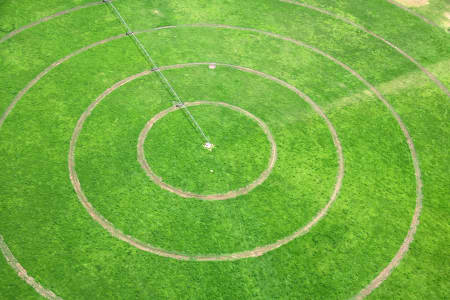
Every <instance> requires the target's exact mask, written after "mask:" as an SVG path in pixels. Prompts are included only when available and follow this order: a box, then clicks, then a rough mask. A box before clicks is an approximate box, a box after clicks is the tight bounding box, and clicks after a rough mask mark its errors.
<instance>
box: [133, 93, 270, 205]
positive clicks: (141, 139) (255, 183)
mask: <svg viewBox="0 0 450 300" xmlns="http://www.w3.org/2000/svg"><path fill="white" fill-rule="evenodd" d="M202 104H203V105H205V104H206V105H213V106H223V107H226V108H229V109H231V110H234V111H237V112H239V113H241V114H243V115H246V116H247V117H249V118H250V119H252V120H253V121H255V122H256V123H257V124H258V125H259V127H260V128H261V129H262V130H263V132H264V133H265V135H266V137H267V140H268V141H269V143H270V145H271V151H270V158H269V163H268V165H267V168H266V169H265V170H264V171H263V172H262V173H261V175H260V176H259V177H258V178H257V179H256V180H255V181H253V182H251V183H250V184H248V185H246V186H244V187H242V188H239V189H237V190H233V191H229V192H226V193H222V194H211V195H200V194H195V193H191V192H187V191H183V190H181V189H178V188H175V187H173V186H171V185H170V184H167V183H165V182H163V181H162V180H161V178H160V177H159V176H158V175H156V174H155V173H154V172H153V171H152V169H151V168H150V166H149V164H148V162H147V159H146V157H145V152H144V142H145V139H146V138H147V134H148V132H149V131H150V129H151V128H152V127H153V125H154V124H155V123H156V122H157V121H158V120H160V119H161V118H163V117H164V116H166V115H167V114H168V113H170V112H173V111H175V110H178V109H180V107H177V106H172V107H170V108H168V109H166V110H164V111H162V112H160V113H159V114H157V115H156V116H154V117H153V118H152V119H151V120H150V121H148V122H147V124H145V127H144V128H143V129H142V131H141V133H140V134H139V139H138V145H137V153H138V161H139V163H140V164H141V167H142V168H143V169H144V171H145V173H147V176H148V177H149V178H150V179H151V180H152V181H153V182H155V183H156V184H157V185H159V186H160V187H161V188H163V189H165V190H167V191H169V192H172V193H175V194H177V195H179V196H181V197H184V198H197V199H202V200H211V201H212V200H226V199H230V198H236V197H238V196H241V195H245V194H247V193H249V192H250V191H251V190H253V189H254V188H256V187H257V186H258V185H260V184H262V183H263V182H264V181H265V180H266V179H267V177H269V175H270V173H271V172H272V169H273V167H274V166H275V162H276V161H277V144H276V143H275V140H274V138H273V136H272V133H270V130H269V127H267V125H266V123H264V122H263V121H262V120H261V119H259V118H258V117H256V116H255V115H253V114H252V113H249V112H248V111H246V110H243V109H242V108H240V107H237V106H234V105H231V104H228V103H225V102H213V101H195V102H184V105H185V106H187V107H190V106H197V105H202Z"/></svg>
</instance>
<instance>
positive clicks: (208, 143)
mask: <svg viewBox="0 0 450 300" xmlns="http://www.w3.org/2000/svg"><path fill="white" fill-rule="evenodd" d="M203 147H205V149H206V150H209V151H212V149H213V148H214V145H213V144H211V143H210V142H206V143H204V144H203Z"/></svg>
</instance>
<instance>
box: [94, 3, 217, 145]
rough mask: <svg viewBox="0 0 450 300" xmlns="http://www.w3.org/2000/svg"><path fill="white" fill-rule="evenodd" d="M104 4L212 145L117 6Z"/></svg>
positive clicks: (207, 143)
mask: <svg viewBox="0 0 450 300" xmlns="http://www.w3.org/2000/svg"><path fill="white" fill-rule="evenodd" d="M103 2H104V3H107V4H108V5H109V7H111V9H112V11H113V12H114V14H115V15H116V16H117V18H118V19H119V21H120V23H122V25H123V26H124V27H125V29H126V34H127V35H128V36H130V37H131V38H132V39H133V40H134V42H135V43H136V45H137V46H138V48H139V49H140V50H141V52H142V53H143V54H144V56H145V58H146V59H147V61H148V62H149V63H150V65H151V66H152V71H154V72H156V73H157V74H158V75H159V77H160V78H161V81H162V82H163V83H164V84H165V85H166V87H167V89H168V90H169V92H170V93H171V94H172V96H173V97H174V98H175V100H176V102H177V107H180V108H182V109H183V111H184V112H185V113H186V115H187V116H188V117H189V119H190V121H191V122H192V124H193V125H194V127H195V128H196V129H197V131H198V132H199V133H200V135H201V136H202V138H203V140H204V141H205V145H212V144H211V142H210V141H209V138H208V137H207V136H206V134H205V132H204V131H203V129H202V128H201V127H200V125H199V124H198V123H197V121H196V120H195V118H194V116H193V115H192V114H191V112H190V111H189V109H188V108H187V106H186V105H184V103H183V101H182V100H181V98H180V96H178V94H177V92H176V91H175V89H174V88H173V87H172V85H171V84H170V82H169V80H167V78H166V76H165V75H164V74H163V73H162V72H161V70H160V69H159V67H158V65H157V64H156V63H155V61H154V60H153V58H152V57H151V56H150V53H149V52H148V51H147V49H146V48H145V47H144V45H143V44H142V43H141V41H140V40H139V39H138V38H137V37H136V35H135V34H134V32H133V31H132V30H131V28H130V26H129V25H128V23H127V22H126V21H125V19H124V18H123V17H122V15H121V14H120V12H119V10H118V9H117V8H116V6H115V5H114V4H113V3H112V2H111V0H103ZM207 147H208V146H207Z"/></svg>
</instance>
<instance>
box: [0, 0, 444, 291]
mask: <svg viewBox="0 0 450 300" xmlns="http://www.w3.org/2000/svg"><path fill="white" fill-rule="evenodd" d="M283 2H291V1H284V0H283ZM293 4H297V3H293ZM86 6H88V5H86ZM309 7H311V6H309ZM314 9H316V10H318V9H317V8H314ZM73 10H74V9H73ZM320 10H321V9H320ZM70 11H72V10H70ZM321 11H322V12H323V11H324V10H321ZM68 12H69V11H68ZM325 12H326V11H325ZM65 13H67V12H65ZM327 14H329V15H332V14H330V13H327ZM55 16H57V15H55ZM339 19H341V20H344V21H345V19H343V18H342V17H339ZM44 21H46V20H44ZM36 24H38V23H35V24H34V25H36ZM353 24H354V23H353ZM32 25H33V24H32ZM34 25H33V26H34ZM355 25H356V24H355ZM185 26H195V27H213V28H227V29H235V30H243V31H252V32H257V33H261V34H264V35H268V36H271V37H274V38H278V39H282V40H286V41H289V42H292V43H294V44H296V45H299V46H302V47H306V48H308V49H310V50H311V51H313V52H315V53H318V54H320V55H322V56H324V57H326V58H328V59H330V60H331V61H333V62H335V63H336V64H338V65H340V66H341V67H343V68H344V69H346V70H347V71H348V72H350V73H351V74H352V75H354V76H355V77H356V78H358V79H359V80H360V81H361V82H363V83H364V84H365V85H366V86H367V87H368V88H369V90H371V91H372V92H373V93H374V94H375V95H376V96H377V97H378V99H380V100H381V101H382V103H383V104H384V105H385V106H386V107H387V108H388V109H389V111H390V112H391V114H392V115H393V116H394V118H395V120H396V121H397V122H398V124H399V126H400V129H401V130H402V132H403V134H404V136H405V138H406V141H407V144H408V147H409V149H410V152H411V158H412V161H413V166H414V170H415V178H416V208H415V212H414V215H413V218H412V222H411V226H410V229H409V231H408V233H407V236H406V237H405V239H404V242H403V244H402V245H401V247H400V249H399V250H398V252H397V253H396V255H395V256H394V258H393V259H392V261H391V262H390V263H389V264H388V265H387V266H386V267H385V268H384V269H383V271H382V272H381V273H380V274H379V275H378V276H377V277H376V278H375V279H374V280H373V281H372V282H371V283H370V284H369V285H368V286H367V287H366V288H365V289H363V290H362V291H361V292H360V293H359V294H358V296H357V298H363V297H365V296H367V295H368V294H370V293H371V292H372V291H373V290H374V289H375V288H377V287H378V286H379V285H380V284H381V283H382V281H384V280H385V279H386V278H387V277H388V276H389V275H390V273H391V271H392V269H393V268H395V267H396V266H397V265H398V263H399V261H400V260H401V259H402V258H403V256H404V254H405V253H406V252H407V251H408V248H409V245H410V243H411V242H412V240H413V237H414V234H415V232H416V229H417V226H418V223H419V216H420V213H421V209H422V197H423V196H422V180H421V171H420V167H419V161H418V158H417V154H416V150H415V147H414V144H413V141H412V138H411V136H410V134H409V132H408V130H407V128H406V126H405V124H404V123H403V121H402V120H401V118H400V116H399V115H398V114H397V113H396V112H395V110H394V109H393V107H392V106H391V105H390V104H389V102H388V101H387V100H386V99H384V97H383V95H382V94H381V93H380V92H379V91H378V90H377V89H376V88H375V87H374V86H373V85H371V84H370V83H369V82H367V81H366V80H365V79H364V78H363V77H362V76H361V75H359V74H358V73H357V72H356V71H354V70H353V69H351V68H350V67H349V66H347V65H345V64H344V63H342V62H340V61H339V60H338V59H336V58H334V57H333V56H331V55H329V54H327V53H325V52H323V51H321V50H319V49H317V48H315V47H313V46H310V45H307V44H305V43H303V42H300V41H297V40H294V39H291V38H288V37H283V36H281V35H278V34H274V33H269V32H265V31H260V30H257V29H251V28H242V27H236V26H228V25H211V24H194V25H185ZM356 26H358V27H359V28H362V27H361V26H359V25H356ZM29 27H31V26H29ZM29 27H27V28H29ZM176 27H177V26H166V27H161V28H155V29H151V30H161V29H166V28H176ZM27 28H24V29H27ZM151 30H146V31H142V32H148V31H151ZM20 31H22V30H18V32H16V33H14V34H17V33H19V32H20ZM364 31H366V30H364ZM366 32H367V33H369V34H371V33H370V32H368V31H366ZM14 34H10V35H9V36H8V37H7V38H10V37H12V36H13V35H14ZM371 35H373V36H375V35H374V34H371ZM124 36H125V35H124V34H121V35H118V36H116V37H112V38H110V39H107V40H103V41H100V42H97V43H94V44H92V45H90V46H87V47H84V48H82V49H80V50H78V51H76V52H74V53H72V54H70V55H68V56H66V57H64V58H62V59H60V60H58V61H57V62H55V63H53V64H52V65H51V66H49V67H48V68H47V69H45V70H44V71H43V72H41V73H40V74H39V75H38V76H37V77H36V78H35V79H33V80H32V81H31V82H30V83H28V85H27V86H26V87H25V88H24V89H23V90H22V91H21V92H20V93H19V94H18V95H17V96H16V97H15V99H14V100H13V102H12V103H11V104H10V106H9V107H8V108H7V110H6V112H5V113H4V114H3V116H2V117H1V118H0V128H1V126H2V125H3V123H4V122H5V120H6V118H7V116H8V114H9V113H10V112H11V111H12V109H13V108H14V106H15V104H16V103H17V102H18V101H19V100H20V99H21V98H22V97H23V96H24V95H25V93H26V92H27V91H28V90H29V89H30V88H31V87H32V86H33V85H35V84H36V83H37V82H38V81H39V80H40V79H41V78H42V77H44V76H45V75H46V74H47V73H48V72H50V71H51V70H52V69H53V68H55V67H56V66H58V65H59V64H61V63H63V62H65V61H67V60H68V59H70V58H72V57H74V56H75V55H77V54H79V53H82V52H84V51H86V50H88V49H90V48H93V47H95V46H97V45H100V44H104V43H107V42H109V41H111V40H114V39H118V38H121V37H124ZM375 37H376V38H378V39H382V38H380V37H379V36H375ZM5 40H6V39H5V38H3V39H2V40H0V42H3V41H5ZM383 41H385V43H387V44H388V45H389V46H390V47H393V48H394V49H396V50H397V51H399V52H400V53H401V54H402V55H403V56H405V57H406V58H407V59H409V60H411V61H412V62H414V63H415V64H416V65H417V66H418V67H419V69H421V70H422V71H423V72H424V73H425V74H426V75H427V76H428V77H429V78H430V79H431V80H433V81H434V82H435V83H436V84H437V85H438V86H439V87H440V88H441V90H443V91H444V92H445V93H446V94H447V95H449V93H448V90H447V89H446V87H445V86H444V85H443V84H442V83H441V82H440V81H439V80H438V79H436V78H435V77H434V76H433V75H432V74H431V73H430V72H428V70H426V69H425V68H423V67H422V66H421V65H419V64H418V63H417V62H416V61H415V60H414V59H413V58H412V57H410V56H409V55H407V54H406V53H405V52H403V51H402V50H400V49H399V48H397V47H396V46H394V45H392V44H390V43H389V42H387V41H386V40H384V39H383ZM203 64H210V63H193V64H185V65H176V66H171V67H165V68H161V69H165V70H167V69H171V68H178V67H185V66H194V65H203ZM216 65H223V66H229V67H234V68H236V69H239V70H242V71H245V72H252V73H254V74H257V75H260V76H263V77H265V78H268V79H271V80H273V81H275V82H277V83H279V84H281V85H283V86H285V87H288V88H289V89H291V90H293V91H294V92H296V93H297V94H298V95H300V96H301V97H303V98H304V99H305V97H306V99H305V100H306V101H307V102H308V103H310V101H311V102H312V100H310V99H309V98H308V97H307V96H306V95H304V94H303V93H302V92H300V91H298V90H297V89H296V88H295V87H293V86H291V85H289V84H288V83H285V82H282V81H281V80H279V79H276V78H274V77H272V76H270V75H268V74H264V73H261V72H258V71H254V70H251V69H249V68H246V67H240V66H231V65H225V64H218V63H216ZM150 73H151V71H145V72H143V73H140V74H138V75H135V77H133V78H131V77H130V78H127V79H125V80H123V81H120V82H118V83H117V84H115V85H114V86H113V87H112V89H114V88H118V87H120V86H122V85H123V84H125V83H127V82H128V81H130V80H133V79H135V78H137V77H138V76H143V75H147V74H150ZM111 91H112V90H107V91H105V92H104V93H103V94H102V95H101V96H100V97H102V96H103V97H105V96H106V95H107V94H109V93H110V92H111ZM100 97H99V98H100ZM307 99H309V100H310V101H308V100H307ZM97 100H98V99H97ZM97 100H96V101H97ZM100 100H101V99H100ZM94 103H95V102H94ZM94 103H93V105H94V106H93V107H92V109H93V108H94V107H95V105H96V104H98V102H97V103H96V104H94ZM312 103H313V102H312ZM310 104H311V103H310ZM311 105H312V106H313V108H314V109H315V110H316V107H314V105H315V104H314V103H313V104H311ZM90 108H91V106H90V107H89V109H90ZM317 108H318V109H319V111H321V110H320V108H319V107H318V106H317ZM316 111H317V110H316ZM85 114H86V112H85ZM85 114H83V116H85V117H87V116H88V113H87V114H86V115H85ZM319 114H320V113H319ZM322 114H323V112H322ZM83 116H82V118H83ZM323 118H325V120H326V122H327V124H328V126H329V128H330V131H331V132H332V135H333V140H334V143H335V146H336V147H337V151H338V158H339V172H338V176H337V183H336V186H335V191H334V193H333V195H332V196H331V199H330V201H329V202H328V203H327V205H326V207H324V208H323V209H322V210H321V211H320V212H319V213H318V214H317V215H316V217H315V218H314V219H313V220H312V221H311V222H310V223H309V224H308V225H307V226H305V227H303V228H302V229H299V230H298V231H296V232H295V233H294V234H292V235H291V236H289V237H286V238H284V239H282V240H279V241H277V242H276V243H274V244H272V245H268V246H263V247H259V248H257V249H254V250H252V251H246V252H241V253H237V254H229V255H220V256H204V257H201V256H198V257H192V256H184V255H178V254H174V253H168V252H167V253H166V252H164V251H163V250H161V249H158V248H153V247H151V246H150V247H149V248H145V247H146V246H145V245H142V244H141V243H140V242H139V241H136V240H134V239H133V238H131V237H129V236H126V235H124V234H123V233H121V232H120V231H118V230H117V229H115V228H114V227H113V226H112V224H110V223H109V222H108V221H107V220H106V219H104V218H102V217H101V216H100V215H95V209H94V208H93V207H92V205H90V203H89V202H87V200H86V201H83V200H81V199H80V200H81V202H82V203H83V205H84V206H85V208H86V209H87V210H88V211H89V213H90V214H91V216H92V217H93V218H94V219H95V220H96V221H97V222H99V223H100V224H101V225H102V226H103V227H104V228H106V229H107V230H108V231H109V232H110V233H111V234H112V235H114V236H116V237H118V238H120V239H122V240H126V241H127V242H129V243H130V244H133V245H134V246H135V247H138V248H140V249H142V250H145V251H148V252H152V253H155V254H158V255H161V256H166V257H171V258H175V259H182V260H186V259H195V260H199V261H209V260H213V261H214V260H233V259H240V258H246V257H255V256H260V255H262V254H264V253H266V252H268V251H271V250H274V249H276V248H278V247H280V246H282V245H284V244H286V243H288V242H289V241H291V240H293V239H294V238H296V237H298V236H300V235H303V234H305V233H306V232H308V231H309V229H310V228H311V227H312V226H313V225H314V224H316V223H317V222H318V221H319V220H320V219H321V218H322V217H323V216H324V215H325V214H326V212H327V210H328V208H329V207H330V206H331V204H332V203H333V202H334V200H335V199H336V197H337V195H338V192H339V189H340V187H341V185H342V178H343V174H344V160H343V155H342V146H341V145H340V143H339V140H338V138H337V134H336V132H335V130H334V128H333V126H332V125H331V123H329V120H328V119H327V118H326V116H325V114H323ZM331 129H332V130H331ZM77 130H78V131H77ZM80 131H81V127H79V126H77V128H76V129H75V132H74V136H75V135H77V134H79V132H80ZM70 149H71V150H70V153H69V168H71V180H72V183H73V184H74V186H75V190H76V191H77V193H78V195H79V197H80V192H81V194H82V191H81V189H79V190H77V186H79V182H78V181H77V179H76V172H75V170H74V169H73V168H74V149H75V142H74V139H72V142H71V147H70ZM72 169H73V170H72ZM0 240H1V242H3V239H2V238H1V236H0ZM5 245H6V244H5ZM5 247H6V246H5ZM5 247H2V250H4V249H5ZM3 253H4V255H5V251H3ZM11 256H12V254H11ZM5 257H6V255H5ZM12 257H13V256H12ZM7 260H8V258H7ZM8 261H10V260H8ZM17 264H18V262H17ZM25 273H26V271H25ZM21 277H22V276H21ZM29 281H30V282H31V280H27V282H28V283H30V282H29ZM30 285H31V284H30ZM33 287H34V288H35V289H37V288H36V287H35V286H33ZM48 293H49V294H48V295H47V296H46V295H43V296H44V297H47V298H51V297H53V296H54V294H53V293H52V292H50V291H48ZM41 294H42V293H41Z"/></svg>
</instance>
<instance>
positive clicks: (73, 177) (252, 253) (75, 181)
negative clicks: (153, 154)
mask: <svg viewBox="0 0 450 300" xmlns="http://www.w3.org/2000/svg"><path fill="white" fill-rule="evenodd" d="M209 64H211V63H209V62H205V63H187V64H179V65H173V66H165V67H160V68H159V69H160V70H162V71H164V70H170V69H180V68H185V67H192V66H199V65H209ZM214 64H216V65H218V66H226V67H230V68H234V69H237V70H241V71H245V72H248V73H252V74H255V75H258V76H260V77H263V78H266V79H269V80H272V81H275V82H277V83H278V84H281V85H283V86H285V87H288V88H289V89H290V90H292V91H294V92H295V93H296V94H297V95H298V96H300V97H301V98H302V99H303V100H304V101H305V102H307V103H308V104H309V105H310V106H311V107H312V108H313V109H314V111H316V112H317V113H318V114H319V115H320V116H321V117H322V118H323V119H324V121H325V123H326V124H327V126H328V129H329V130H330V133H331V136H332V138H333V143H334V145H335V147H336V151H337V156H338V165H339V167H338V174H337V179H336V184H335V186H334V190H333V193H332V195H331V197H330V200H329V201H328V202H327V204H326V205H325V207H323V208H322V209H321V210H320V211H319V213H318V214H317V215H316V216H315V217H314V218H313V219H312V220H311V221H310V222H309V223H308V224H306V225H305V226H303V227H301V228H299V229H298V230H296V231H295V232H294V233H292V234H291V235H289V236H287V237H284V238H282V239H280V240H278V241H276V242H275V243H272V244H268V245H264V246H260V247H257V248H255V249H253V250H248V251H243V252H236V253H230V254H220V255H185V254H180V253H175V252H170V251H166V250H164V249H161V248H158V247H155V246H153V245H151V244H148V243H144V242H142V241H140V240H138V239H136V238H134V237H132V236H130V235H126V234H124V233H123V232H122V231H120V230H119V229H117V228H116V227H115V226H114V225H113V224H112V223H111V222H109V221H108V220H107V219H106V218H105V217H103V216H102V215H101V214H100V213H99V212H98V211H97V210H96V209H95V208H94V206H93V205H92V204H91V203H90V202H89V200H88V199H87V197H86V195H85V194H84V192H83V189H82V187H81V183H80V180H79V178H78V175H77V172H76V170H75V148H76V143H77V140H78V137H79V135H80V133H81V130H82V129H83V125H84V122H85V121H86V119H87V118H88V116H89V115H90V114H91V113H92V111H93V110H94V109H95V107H96V106H97V105H98V104H99V103H100V102H101V101H102V100H103V99H104V98H105V97H106V96H107V95H109V94H110V93H112V92H113V91H114V90H116V89H117V88H119V87H121V86H123V85H125V84H126V83H128V82H130V81H132V80H134V79H136V78H139V77H141V76H144V75H148V74H150V73H152V72H154V71H151V70H148V71H144V72H141V73H139V74H136V75H133V76H130V77H128V78H125V79H123V80H121V81H119V82H117V83H116V84H114V85H113V86H112V87H110V88H108V89H106V91H104V92H103V93H102V94H101V95H100V96H98V97H97V99H96V100H95V101H94V102H92V103H91V105H89V107H88V108H87V109H86V111H85V112H84V113H83V114H82V115H81V117H80V119H79V120H78V122H77V125H76V126H75V129H74V132H73V134H72V139H71V140H70V147H69V173H70V181H71V182H72V185H73V187H74V189H75V192H76V193H77V196H78V199H79V200H80V201H81V203H82V204H83V206H84V208H85V209H86V210H87V212H88V213H89V215H90V216H91V217H92V218H93V219H94V220H95V221H96V222H98V223H99V224H100V225H101V226H102V227H103V228H105V229H106V230H107V231H108V232H109V233H111V235H113V236H114V237H116V238H118V239H121V240H123V241H125V242H127V243H128V244H130V245H132V246H134V247H136V248H138V249H141V250H143V251H146V252H150V253H153V254H156V255H160V256H164V257H169V258H174V259H178V260H196V261H224V260H236V259H243V258H249V257H257V256H261V255H263V254H265V253H267V252H269V251H272V250H274V249H276V248H279V247H281V246H283V245H285V244H287V243H289V242H290V241H292V240H294V239H295V238H297V237H299V236H301V235H303V234H305V233H307V232H308V231H309V230H310V229H311V227H312V226H314V225H315V224H316V223H317V222H319V220H320V219H321V218H323V216H325V214H326V213H327V211H328V209H329V208H330V207H331V205H332V204H333V202H334V201H335V200H336V198H337V195H338V193H339V190H340V189H341V186H342V180H343V177H344V156H343V154H342V146H341V142H340V141H339V138H338V135H337V133H336V130H335V129H334V127H333V124H331V122H330V120H329V119H328V117H327V116H326V115H325V113H324V112H323V111H322V109H321V108H320V107H319V106H318V105H317V104H316V103H315V102H314V101H313V100H312V99H311V98H309V97H308V96H307V95H306V94H304V93H302V92H301V91H299V90H298V89H297V88H295V87H294V86H292V85H290V84H288V83H287V82H284V81H282V80H280V79H277V78H275V77H273V76H271V75H268V74H265V73H262V72H259V71H255V70H253V69H250V68H245V67H241V66H234V65H229V64H221V63H214Z"/></svg>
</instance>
